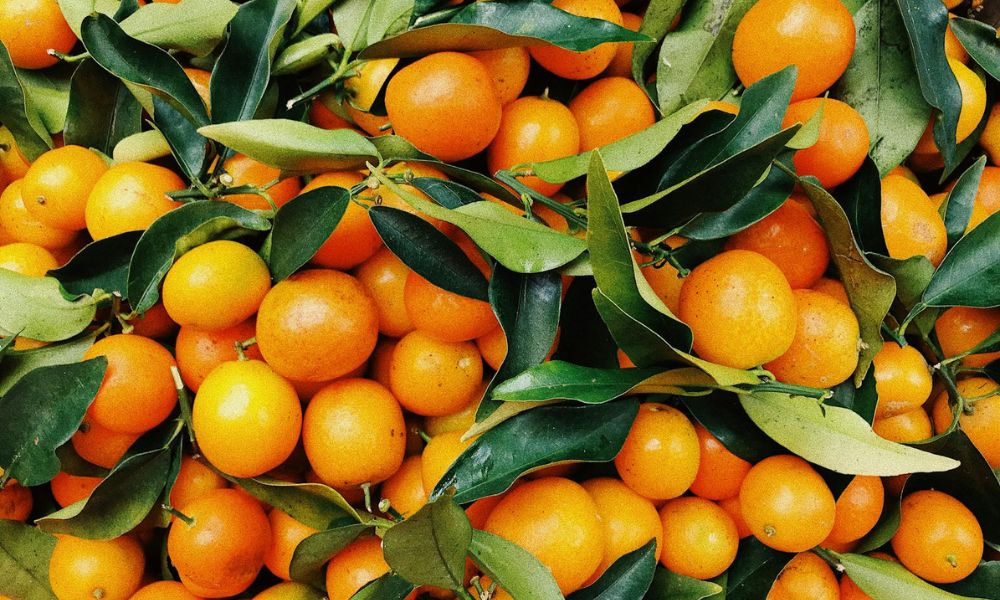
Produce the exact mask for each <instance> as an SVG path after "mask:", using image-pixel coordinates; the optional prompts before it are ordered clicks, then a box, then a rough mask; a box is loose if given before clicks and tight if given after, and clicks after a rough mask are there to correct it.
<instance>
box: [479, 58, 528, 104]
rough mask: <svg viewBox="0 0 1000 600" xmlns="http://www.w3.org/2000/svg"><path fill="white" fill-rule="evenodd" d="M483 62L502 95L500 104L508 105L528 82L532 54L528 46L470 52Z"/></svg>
mask: <svg viewBox="0 0 1000 600" xmlns="http://www.w3.org/2000/svg"><path fill="white" fill-rule="evenodd" d="M469 56H473V57H475V58H476V59H478V60H479V62H481V63H483V66H484V67H486V70H487V71H489V72H490V75H491V76H492V77H493V85H495V86H496V88H497V94H498V95H499V96H500V104H502V105H504V106H506V105H508V104H510V103H511V102H513V101H514V100H517V97H518V96H520V95H521V91H522V90H524V85H525V84H526V83H527V82H528V73H529V72H530V71H531V54H529V53H528V49H527V48H523V47H520V48H498V49H496V50H479V51H478V52H469Z"/></svg>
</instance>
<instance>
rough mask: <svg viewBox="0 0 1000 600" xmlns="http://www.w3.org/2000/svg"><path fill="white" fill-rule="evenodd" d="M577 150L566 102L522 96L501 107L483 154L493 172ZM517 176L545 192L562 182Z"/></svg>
mask: <svg viewBox="0 0 1000 600" xmlns="http://www.w3.org/2000/svg"><path fill="white" fill-rule="evenodd" d="M579 150H580V128H579V127H578V126H577V124H576V118H575V117H574V116H573V113H571V112H570V110H569V109H568V108H566V105H564V104H562V103H561V102H558V101H556V100H552V99H550V98H544V97H539V96H526V97H524V98H519V99H517V100H515V101H513V102H511V103H510V104H508V105H507V106H505V107H504V109H503V118H502V119H501V120H500V129H499V130H498V131H497V135H496V137H494V138H493V142H491V143H490V146H489V151H488V152H487V154H486V164H487V166H488V168H489V172H490V173H496V172H497V171H499V170H501V169H509V168H510V167H513V166H514V165H520V164H524V163H531V162H544V161H547V160H554V159H557V158H563V157H565V156H571V155H573V154H576V153H577V152H578V151H579ZM519 179H520V181H521V182H522V183H524V184H525V185H527V186H528V187H530V188H531V189H533V190H535V191H536V192H539V193H540V194H543V195H546V196H551V195H552V194H554V193H556V192H558V191H559V189H560V188H562V186H563V184H561V183H548V182H547V181H544V180H543V179H541V178H539V177H535V176H527V177H520V178H519Z"/></svg>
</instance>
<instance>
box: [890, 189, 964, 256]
mask: <svg viewBox="0 0 1000 600" xmlns="http://www.w3.org/2000/svg"><path fill="white" fill-rule="evenodd" d="M881 214H882V233H883V235H884V236H885V245H886V248H888V250H889V256H891V257H892V258H898V259H906V258H910V257H911V256H920V255H923V256H926V257H927V259H928V260H930V261H931V263H932V264H934V265H935V266H936V265H938V264H939V263H940V262H941V259H942V258H944V253H945V250H947V247H948V233H947V231H946V230H945V226H944V220H943V219H942V218H941V215H940V214H939V213H938V211H937V209H935V208H934V205H933V204H931V201H930V198H928V197H927V194H926V193H925V192H924V191H923V190H922V189H920V186H919V185H917V184H915V183H913V182H912V181H910V180H909V179H907V178H905V177H900V176H898V175H889V176H887V177H886V178H885V179H883V180H882V213H881Z"/></svg>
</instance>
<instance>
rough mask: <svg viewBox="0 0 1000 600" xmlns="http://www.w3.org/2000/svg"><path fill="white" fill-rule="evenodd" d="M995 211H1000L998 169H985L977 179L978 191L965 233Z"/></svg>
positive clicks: (951, 186)
mask: <svg viewBox="0 0 1000 600" xmlns="http://www.w3.org/2000/svg"><path fill="white" fill-rule="evenodd" d="M953 187H954V185H953V184H952V185H950V186H949V191H950V188H953ZM997 211H1000V168H998V167H986V168H984V169H983V174H982V177H980V179H979V189H978V190H977V191H976V200H975V202H973V204H972V214H971V215H970V216H969V223H968V225H967V226H966V228H965V231H966V233H968V232H969V231H972V229H973V228H974V227H976V226H978V225H979V224H980V223H982V222H983V221H985V220H986V219H987V218H988V217H989V216H990V215H992V214H993V213H995V212H997Z"/></svg>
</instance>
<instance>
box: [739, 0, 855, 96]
mask: <svg viewBox="0 0 1000 600" xmlns="http://www.w3.org/2000/svg"><path fill="white" fill-rule="evenodd" d="M854 42H855V32H854V20H853V19H852V18H851V13H850V12H848V10H847V8H846V7H845V6H844V5H843V4H842V3H841V2H840V1H839V0H805V1H801V0H762V1H761V2H758V3H756V4H754V5H753V6H752V7H751V8H750V10H748V11H747V12H746V14H745V15H744V16H743V18H742V19H741V20H740V23H739V25H737V26H736V34H735V36H734V37H733V67H734V68H735V69H736V74H737V75H738V76H739V78H740V81H741V82H743V85H746V86H749V85H752V84H754V83H756V82H757V81H759V80H761V79H763V78H764V77H767V76H768V75H770V74H772V73H776V72H778V71H780V70H782V69H784V68H785V67H787V66H789V65H795V67H796V68H797V69H798V77H797V78H796V80H795V88H794V90H793V91H792V101H793V102H794V101H797V100H804V99H806V98H813V97H815V96H818V95H820V94H821V93H822V92H823V90H825V89H827V88H828V87H830V86H831V85H833V83H834V82H835V81H837V79H839V78H840V76H841V75H843V74H844V71H845V70H847V64H848V63H849V62H850V61H851V55H852V54H854Z"/></svg>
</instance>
